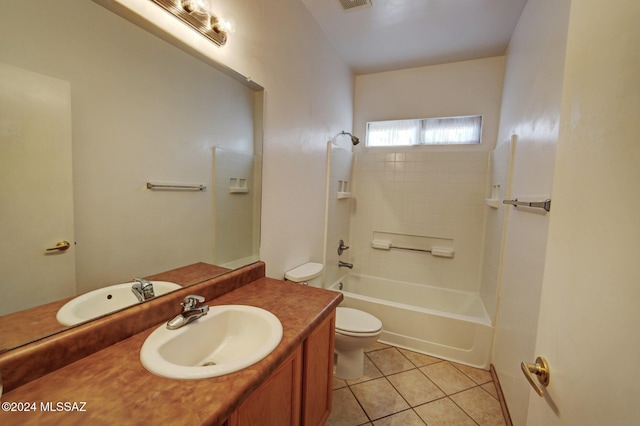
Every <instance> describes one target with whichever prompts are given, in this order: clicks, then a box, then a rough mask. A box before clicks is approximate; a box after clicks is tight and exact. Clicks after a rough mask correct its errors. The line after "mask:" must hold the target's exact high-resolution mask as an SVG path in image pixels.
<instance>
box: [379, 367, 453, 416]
mask: <svg viewBox="0 0 640 426" xmlns="http://www.w3.org/2000/svg"><path fill="white" fill-rule="evenodd" d="M387 379H388V380H389V381H390V382H391V384H392V385H393V387H395V388H396V389H397V390H398V392H400V395H402V396H403V397H404V399H405V400H406V401H407V402H408V403H409V405H411V406H412V407H415V406H417V405H422V404H425V403H427V402H430V401H433V400H436V399H439V398H442V397H444V396H446V395H445V394H444V393H443V392H442V391H441V390H440V389H439V388H438V387H437V386H436V385H434V384H433V382H432V381H431V380H429V379H428V378H427V377H426V376H425V375H424V374H422V373H421V372H420V371H418V370H415V369H414V370H409V371H404V372H402V373H398V374H394V375H391V376H388V377H387Z"/></svg>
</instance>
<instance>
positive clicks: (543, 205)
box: [502, 198, 551, 211]
mask: <svg viewBox="0 0 640 426" xmlns="http://www.w3.org/2000/svg"><path fill="white" fill-rule="evenodd" d="M502 204H511V205H512V206H514V207H517V206H524V207H534V208H538V209H545V210H546V211H549V210H551V200H544V201H518V199H517V198H516V199H515V200H504V201H502Z"/></svg>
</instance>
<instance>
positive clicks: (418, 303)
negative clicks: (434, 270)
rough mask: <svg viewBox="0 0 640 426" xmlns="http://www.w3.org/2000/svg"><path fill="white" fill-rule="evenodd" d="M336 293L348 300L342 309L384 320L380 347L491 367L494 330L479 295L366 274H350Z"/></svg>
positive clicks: (336, 284)
mask: <svg viewBox="0 0 640 426" xmlns="http://www.w3.org/2000/svg"><path fill="white" fill-rule="evenodd" d="M340 284H342V289H340ZM330 289H331V290H336V291H341V292H342V294H343V295H344V301H343V302H342V304H341V306H346V307H351V308H356V309H360V310H363V311H365V312H368V313H370V314H372V315H375V316H376V317H378V318H379V319H380V321H382V328H383V331H382V335H381V336H380V342H383V343H388V344H390V345H394V346H398V347H402V348H406V349H410V350H413V351H416V352H421V353H424V354H427V355H432V356H435V357H438V358H443V359H447V360H450V361H455V362H459V363H461V364H466V365H469V366H472V367H476V368H484V369H488V368H489V359H490V354H491V346H492V341H493V326H492V324H491V320H490V318H489V316H488V315H487V312H486V310H485V308H484V305H483V304H482V300H481V299H480V297H479V296H478V295H476V294H473V293H467V292H462V291H454V290H446V289H441V288H437V287H430V286H426V285H422V284H412V283H407V282H401V281H392V280H387V279H384V278H377V277H371V276H366V275H347V276H345V277H343V278H342V279H340V280H338V281H337V282H335V283H334V284H333V285H332V286H331V287H330Z"/></svg>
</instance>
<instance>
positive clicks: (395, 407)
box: [351, 378, 409, 420]
mask: <svg viewBox="0 0 640 426" xmlns="http://www.w3.org/2000/svg"><path fill="white" fill-rule="evenodd" d="M351 390H352V391H353V394H354V395H355V396H356V398H358V401H359V402H360V404H361V405H362V408H364V411H365V412H366V413H367V415H368V416H369V418H370V419H371V420H376V419H379V418H381V417H385V416H388V415H390V414H394V413H397V412H399V411H402V410H406V409H407V408H409V405H408V404H407V403H406V401H405V400H404V399H402V396H400V394H399V393H398V392H397V391H396V390H395V389H394V388H393V386H391V384H390V383H389V382H388V381H387V379H385V378H380V379H375V380H370V381H368V382H363V383H359V384H357V385H353V386H351Z"/></svg>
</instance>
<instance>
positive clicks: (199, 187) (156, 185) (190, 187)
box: [147, 182, 207, 191]
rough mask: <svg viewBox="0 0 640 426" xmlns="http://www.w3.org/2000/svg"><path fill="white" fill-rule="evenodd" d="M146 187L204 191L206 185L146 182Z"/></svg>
mask: <svg viewBox="0 0 640 426" xmlns="http://www.w3.org/2000/svg"><path fill="white" fill-rule="evenodd" d="M147 189H183V190H188V191H204V190H205V189H207V187H206V186H204V185H168V184H160V183H151V182H147Z"/></svg>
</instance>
